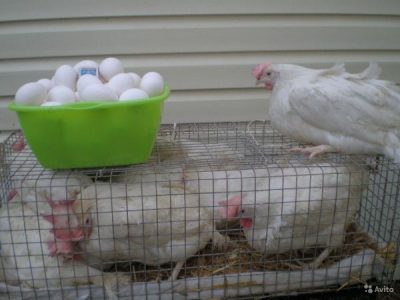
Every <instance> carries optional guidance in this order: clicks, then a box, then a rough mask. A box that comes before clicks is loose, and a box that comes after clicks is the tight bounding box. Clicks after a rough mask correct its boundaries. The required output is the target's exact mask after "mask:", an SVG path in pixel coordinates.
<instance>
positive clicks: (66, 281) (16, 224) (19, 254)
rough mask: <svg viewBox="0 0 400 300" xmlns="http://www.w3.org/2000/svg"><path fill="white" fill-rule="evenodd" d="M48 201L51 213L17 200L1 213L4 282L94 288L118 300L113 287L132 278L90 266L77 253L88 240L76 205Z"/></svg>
mask: <svg viewBox="0 0 400 300" xmlns="http://www.w3.org/2000/svg"><path fill="white" fill-rule="evenodd" d="M49 201H50V206H51V207H52V208H53V213H52V214H44V215H40V214H38V213H37V211H36V210H31V209H30V207H29V206H27V205H26V204H25V203H24V202H20V201H13V200H12V201H10V202H8V204H7V205H5V206H3V207H2V208H1V209H0V243H1V249H0V265H1V270H2V271H1V272H0V281H4V282H5V283H6V284H9V285H20V286H21V287H25V288H34V289H36V288H50V287H64V286H76V285H88V284H92V283H93V284H95V285H99V286H104V287H105V289H106V292H107V294H108V296H109V297H110V298H116V295H115V293H114V291H113V287H114V286H115V285H116V284H117V283H121V284H122V283H127V282H129V279H130V278H129V277H128V276H124V275H121V274H115V273H103V272H101V271H99V270H97V269H95V268H91V267H88V266H87V265H85V264H84V263H83V262H82V261H81V260H80V259H79V254H78V253H76V252H75V251H76V249H75V244H76V243H77V242H78V241H79V240H80V239H83V238H84V235H83V231H82V230H81V228H80V227H79V223H78V220H77V218H76V215H75V214H74V212H73V211H72V210H71V204H72V203H71V202H69V201H67V202H52V201H51V200H49ZM74 226H77V227H74Z"/></svg>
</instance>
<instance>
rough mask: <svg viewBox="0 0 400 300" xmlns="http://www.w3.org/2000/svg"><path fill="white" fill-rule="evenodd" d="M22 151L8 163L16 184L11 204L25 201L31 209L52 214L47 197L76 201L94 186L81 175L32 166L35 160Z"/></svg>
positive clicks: (9, 193)
mask: <svg viewBox="0 0 400 300" xmlns="http://www.w3.org/2000/svg"><path fill="white" fill-rule="evenodd" d="M18 141H19V139H18V140H17V142H18ZM20 151H22V150H20ZM20 151H16V152H15V153H12V154H11V155H10V157H9V159H8V167H9V174H10V181H11V182H12V188H11V189H10V190H9V192H8V195H7V198H8V199H7V200H8V201H11V200H13V201H18V200H20V201H24V202H25V203H26V204H27V205H29V206H30V208H31V209H34V210H36V211H40V212H42V213H43V212H48V211H49V208H50V207H49V206H48V205H47V199H46V196H47V197H49V198H51V199H52V200H53V201H58V200H65V199H75V197H76V195H77V194H78V193H79V192H81V190H82V189H83V188H84V187H86V186H88V185H90V184H92V183H93V182H92V180H91V179H90V178H89V177H88V176H86V175H85V174H83V173H81V172H71V171H55V170H47V169H44V168H43V167H41V166H40V165H38V164H36V163H35V164H32V162H35V159H34V158H33V157H29V156H28V153H21V152H20ZM29 155H33V154H32V153H29Z"/></svg>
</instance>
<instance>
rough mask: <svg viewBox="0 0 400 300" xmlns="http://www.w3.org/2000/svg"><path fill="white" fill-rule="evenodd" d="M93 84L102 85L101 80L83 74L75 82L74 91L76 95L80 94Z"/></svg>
mask: <svg viewBox="0 0 400 300" xmlns="http://www.w3.org/2000/svg"><path fill="white" fill-rule="evenodd" d="M93 84H103V83H102V82H101V80H100V79H99V78H98V77H96V76H93V75H89V74H85V75H82V76H81V77H79V79H78V81H77V82H76V91H77V92H78V93H82V91H83V90H84V89H85V88H87V87H88V86H89V85H93Z"/></svg>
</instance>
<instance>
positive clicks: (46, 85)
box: [36, 78, 53, 93]
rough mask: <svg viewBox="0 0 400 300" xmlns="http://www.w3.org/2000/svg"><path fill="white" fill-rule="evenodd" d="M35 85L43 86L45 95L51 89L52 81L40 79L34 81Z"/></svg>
mask: <svg viewBox="0 0 400 300" xmlns="http://www.w3.org/2000/svg"><path fill="white" fill-rule="evenodd" d="M36 82H37V83H40V84H41V85H43V87H44V88H45V89H46V93H47V92H48V91H49V90H50V89H51V88H52V87H53V81H51V80H50V79H47V78H42V79H39V80H38V81H36Z"/></svg>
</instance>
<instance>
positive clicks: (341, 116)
mask: <svg viewBox="0 0 400 300" xmlns="http://www.w3.org/2000/svg"><path fill="white" fill-rule="evenodd" d="M379 73H380V68H379V67H378V65H377V64H375V63H372V64H370V66H369V67H368V68H367V69H366V70H365V71H363V72H361V73H359V74H350V73H347V72H346V71H345V69H344V65H343V64H337V65H335V66H334V67H332V68H330V69H320V70H316V69H308V68H305V67H301V66H297V65H290V64H273V63H265V64H260V65H258V66H256V67H255V68H254V69H253V72H252V74H253V76H254V77H255V78H256V79H257V82H258V83H262V84H264V86H265V87H266V89H267V90H272V95H271V98H270V106H269V118H270V120H271V123H272V125H273V126H274V127H275V128H276V129H278V130H279V131H281V132H282V133H284V134H286V135H288V136H291V137H293V138H296V139H298V140H300V141H303V142H307V143H313V144H316V145H320V146H317V147H308V148H304V149H302V150H300V149H298V148H297V149H295V150H297V151H301V152H304V153H307V154H310V157H313V156H316V155H318V154H321V153H324V152H330V151H335V150H336V151H345V152H348V153H381V154H385V155H387V156H388V157H390V158H393V159H394V160H395V161H396V162H400V87H399V86H397V85H396V84H395V83H393V82H389V81H384V80H379V79H378V77H379Z"/></svg>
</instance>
